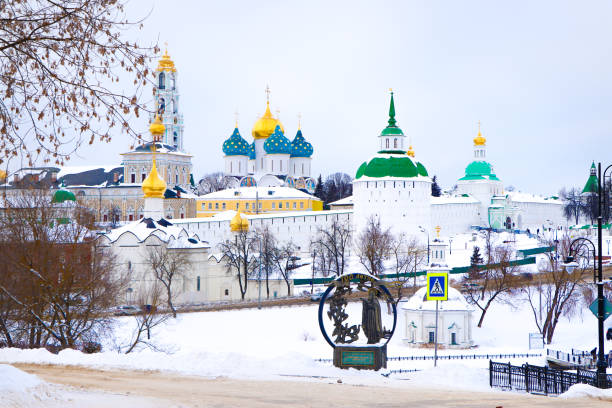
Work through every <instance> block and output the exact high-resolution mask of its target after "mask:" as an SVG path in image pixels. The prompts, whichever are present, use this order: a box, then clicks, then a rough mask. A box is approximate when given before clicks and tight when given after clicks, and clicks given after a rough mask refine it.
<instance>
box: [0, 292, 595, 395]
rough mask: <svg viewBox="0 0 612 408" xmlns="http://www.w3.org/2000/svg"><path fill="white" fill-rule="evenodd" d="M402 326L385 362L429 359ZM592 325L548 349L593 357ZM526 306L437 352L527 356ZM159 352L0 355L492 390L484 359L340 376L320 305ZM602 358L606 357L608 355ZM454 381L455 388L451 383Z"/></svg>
mask: <svg viewBox="0 0 612 408" xmlns="http://www.w3.org/2000/svg"><path fill="white" fill-rule="evenodd" d="M404 324H405V322H404V321H403V320H402V319H401V318H400V319H399V322H398V327H397V329H396V332H395V335H394V337H393V339H392V340H391V342H390V344H389V348H388V355H389V356H409V355H431V354H433V351H432V350H431V349H422V348H411V347H408V346H406V345H404V344H403V343H402V341H401V340H402V335H403V333H404ZM132 325H133V318H131V317H124V318H118V319H117V327H116V335H117V341H118V342H122V341H123V342H124V341H127V339H128V337H129V335H130V333H131V326H132ZM596 330H597V325H596V320H595V318H594V316H593V315H592V314H591V312H590V311H588V310H586V309H585V310H582V313H577V314H576V315H574V316H573V317H572V319H571V321H570V320H568V319H567V318H563V320H562V321H561V322H560V323H559V326H558V329H557V332H556V334H555V339H554V343H553V344H551V346H550V347H551V348H554V349H567V350H569V349H570V348H577V349H583V350H590V349H591V348H593V347H594V345H595V344H596V339H597V337H596V334H597V331H596ZM535 331H536V329H535V325H534V324H533V319H532V316H531V312H530V311H529V310H528V308H527V307H525V306H522V307H518V308H515V307H511V306H509V305H507V304H502V303H500V304H494V305H493V306H492V308H491V310H490V311H489V312H488V314H487V316H486V318H485V321H484V327H483V328H481V329H478V328H474V340H475V343H476V344H477V345H478V347H476V348H474V349H471V350H463V351H462V350H441V351H440V352H439V354H440V355H446V354H458V353H464V354H475V353H476V354H486V353H488V354H498V353H528V352H531V353H534V352H537V351H534V350H531V351H530V350H529V349H528V334H529V333H530V332H535ZM152 341H153V343H154V344H155V346H156V347H157V348H158V349H159V350H163V351H152V350H150V349H143V350H139V351H136V352H134V353H131V354H128V355H125V354H120V353H118V352H117V351H114V350H113V347H114V344H115V342H108V343H107V344H105V345H104V348H105V351H104V352H102V353H98V354H91V355H87V354H82V353H81V352H79V351H73V350H65V351H62V352H60V353H59V354H57V355H54V354H51V353H49V352H47V351H46V350H19V349H0V362H3V363H13V362H22V363H51V364H70V365H83V366H88V367H95V368H109V369H110V368H125V369H142V370H161V371H169V372H177V373H183V374H192V375H200V376H205V377H219V376H225V377H231V378H238V379H263V380H265V379H270V380H278V379H291V378H297V379H300V380H303V379H304V378H306V377H309V376H312V377H320V376H323V377H331V378H342V380H343V381H344V382H348V383H354V384H370V385H382V384H385V385H392V386H402V384H405V382H402V381H400V380H401V379H406V378H410V379H411V380H412V381H411V383H412V384H415V383H422V384H427V385H429V386H432V385H443V386H444V387H446V388H452V387H455V388H460V389H468V390H489V387H488V371H487V367H488V360H486V359H479V360H467V361H466V360H463V361H461V362H460V363H459V362H457V361H456V360H440V361H438V368H437V369H434V368H433V361H431V360H425V361H401V362H389V367H388V368H389V369H391V370H394V369H418V370H422V371H418V372H415V373H408V374H401V375H391V376H390V377H389V378H386V377H383V376H381V375H380V373H375V372H368V371H357V370H340V369H337V368H334V367H332V366H331V364H330V363H321V362H317V361H315V359H319V358H323V359H329V358H331V357H332V350H331V348H330V346H329V345H328V344H327V343H326V342H325V340H324V339H323V337H322V335H321V333H320V331H319V328H318V322H317V305H314V304H313V305H309V306H299V307H276V308H269V309H262V310H257V309H247V310H240V311H223V312H201V313H186V314H182V315H179V317H178V318H177V319H171V320H170V321H169V322H168V323H167V324H166V325H165V326H163V327H157V328H155V329H154V330H153V332H152ZM606 351H607V350H606ZM502 361H504V362H506V361H511V362H512V363H513V364H522V363H524V362H529V363H530V364H543V363H544V360H543V358H541V357H537V358H530V359H525V358H518V359H516V360H513V359H507V358H505V359H502ZM451 378H452V381H451Z"/></svg>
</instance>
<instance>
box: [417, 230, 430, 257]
mask: <svg viewBox="0 0 612 408" xmlns="http://www.w3.org/2000/svg"><path fill="white" fill-rule="evenodd" d="M419 230H421V232H424V233H425V234H427V265H429V231H427V230H426V229H425V228H423V227H421V226H420V225H419Z"/></svg>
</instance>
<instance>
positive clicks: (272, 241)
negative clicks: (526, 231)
mask: <svg viewBox="0 0 612 408" xmlns="http://www.w3.org/2000/svg"><path fill="white" fill-rule="evenodd" d="M255 235H256V236H257V237H258V238H257V240H256V241H255V242H254V243H253V244H254V245H256V246H257V248H256V249H257V251H258V252H259V259H258V261H257V264H254V265H253V268H254V272H255V273H256V274H258V276H259V268H261V271H262V272H263V273H264V278H265V281H266V298H267V299H269V298H270V276H272V274H273V273H274V269H275V267H276V262H275V259H274V258H275V249H276V246H277V242H276V238H275V237H274V234H272V231H270V228H268V226H265V227H264V228H262V229H258V230H256V232H255ZM260 284H261V283H260Z"/></svg>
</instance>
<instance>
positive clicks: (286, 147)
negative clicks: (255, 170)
mask: <svg viewBox="0 0 612 408" xmlns="http://www.w3.org/2000/svg"><path fill="white" fill-rule="evenodd" d="M263 147H264V150H265V151H266V153H268V154H291V142H290V141H289V139H287V138H286V137H285V135H284V134H283V130H282V129H281V127H280V126H276V129H274V134H273V135H272V136H270V137H268V138H267V139H266V141H265V143H264V146H263Z"/></svg>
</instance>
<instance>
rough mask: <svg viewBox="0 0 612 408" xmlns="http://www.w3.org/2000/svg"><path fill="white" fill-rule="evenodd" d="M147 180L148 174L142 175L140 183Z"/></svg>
mask: <svg viewBox="0 0 612 408" xmlns="http://www.w3.org/2000/svg"><path fill="white" fill-rule="evenodd" d="M146 178H147V174H146V173H142V174H141V175H140V181H141V182H143V181H145V179H146Z"/></svg>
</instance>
